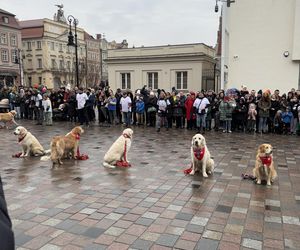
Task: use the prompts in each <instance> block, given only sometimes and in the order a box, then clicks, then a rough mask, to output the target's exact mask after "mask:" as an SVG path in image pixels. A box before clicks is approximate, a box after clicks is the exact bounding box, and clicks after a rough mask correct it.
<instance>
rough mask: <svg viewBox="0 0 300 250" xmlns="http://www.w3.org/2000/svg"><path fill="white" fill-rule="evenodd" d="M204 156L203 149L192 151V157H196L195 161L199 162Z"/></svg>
mask: <svg viewBox="0 0 300 250" xmlns="http://www.w3.org/2000/svg"><path fill="white" fill-rule="evenodd" d="M204 154H205V147H204V148H202V149H198V148H197V149H194V156H195V157H196V159H197V160H199V161H201V160H202V159H203V157H204Z"/></svg>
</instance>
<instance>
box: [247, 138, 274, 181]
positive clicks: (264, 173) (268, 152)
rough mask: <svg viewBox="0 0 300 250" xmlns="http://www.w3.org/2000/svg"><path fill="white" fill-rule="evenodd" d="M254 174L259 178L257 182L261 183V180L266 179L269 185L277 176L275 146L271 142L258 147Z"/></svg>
mask: <svg viewBox="0 0 300 250" xmlns="http://www.w3.org/2000/svg"><path fill="white" fill-rule="evenodd" d="M253 175H254V176H255V177H256V178H257V181H256V183H257V184H261V181H262V180H265V181H267V185H268V186H270V185H271V183H272V182H273V181H274V179H275V178H276V177H277V172H276V170H275V167H274V161H273V147H272V145H271V144H266V143H265V144H261V145H260V146H259V147H258V150H257V154H256V162H255V167H254V169H253Z"/></svg>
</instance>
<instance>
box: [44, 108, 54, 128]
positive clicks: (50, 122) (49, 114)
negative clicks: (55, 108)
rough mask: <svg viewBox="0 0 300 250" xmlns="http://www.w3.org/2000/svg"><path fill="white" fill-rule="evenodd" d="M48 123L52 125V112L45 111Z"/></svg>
mask: <svg viewBox="0 0 300 250" xmlns="http://www.w3.org/2000/svg"><path fill="white" fill-rule="evenodd" d="M44 117H45V122H46V125H52V112H47V111H46V112H44Z"/></svg>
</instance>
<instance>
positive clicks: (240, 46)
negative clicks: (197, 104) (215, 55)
mask: <svg viewBox="0 0 300 250" xmlns="http://www.w3.org/2000/svg"><path fill="white" fill-rule="evenodd" d="M299 2H300V0H284V1H283V0H263V1H261V0H251V1H249V0H239V1H236V2H235V3H233V4H232V5H231V7H230V8H226V11H227V27H226V28H227V30H228V48H227V49H228V51H227V52H228V54H227V55H228V58H226V60H225V61H227V62H228V65H227V66H228V83H227V86H226V87H227V88H229V87H237V88H240V86H241V85H242V84H244V85H247V86H248V88H249V89H256V90H258V89H271V90H274V89H279V90H281V91H282V92H286V91H289V90H290V89H291V88H296V89H297V88H298V82H299V61H295V60H296V59H297V60H299V58H300V56H299V55H300V42H299V41H300V34H299V33H300V21H299V20H300V17H299V15H300V4H299ZM295 22H297V23H295ZM285 51H288V52H289V56H288V57H285V56H284V55H283V54H284V52H285ZM293 59H294V60H293Z"/></svg>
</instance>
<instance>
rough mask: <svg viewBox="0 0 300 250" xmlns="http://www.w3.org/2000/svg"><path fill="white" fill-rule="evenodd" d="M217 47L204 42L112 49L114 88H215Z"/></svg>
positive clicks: (110, 71) (110, 74) (110, 65)
mask: <svg viewBox="0 0 300 250" xmlns="http://www.w3.org/2000/svg"><path fill="white" fill-rule="evenodd" d="M214 57H215V50H214V49H213V48H211V47H209V46H207V45H205V44H203V43H196V44H181V45H167V46H153V47H141V48H128V49H119V50H118V49H115V50H108V58H107V63H108V77H109V85H110V87H111V88H112V89H114V90H116V89H117V88H120V89H127V88H128V89H131V90H136V89H139V88H142V87H143V86H144V85H147V86H148V87H150V88H152V89H153V90H157V89H165V90H166V91H170V90H171V89H172V87H175V88H176V89H178V90H183V91H189V90H201V89H215V79H214V73H215V71H214V68H215V67H214V66H215V60H214Z"/></svg>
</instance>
